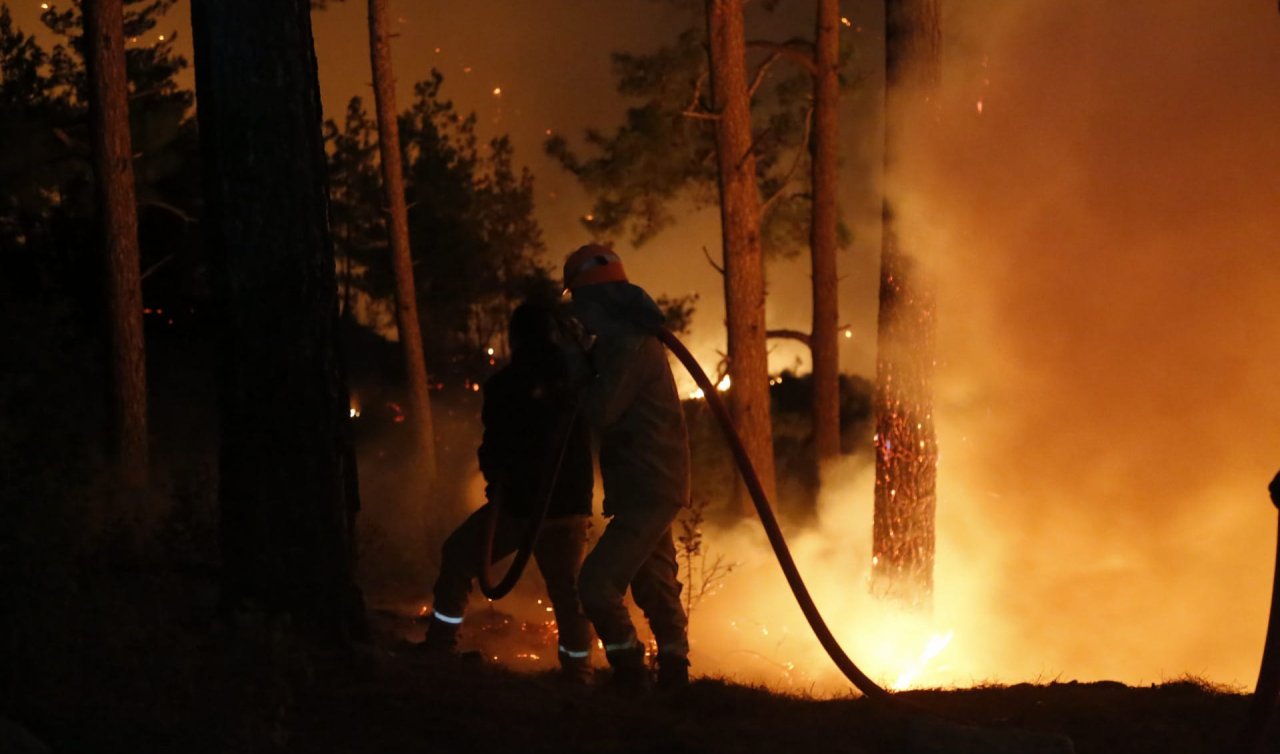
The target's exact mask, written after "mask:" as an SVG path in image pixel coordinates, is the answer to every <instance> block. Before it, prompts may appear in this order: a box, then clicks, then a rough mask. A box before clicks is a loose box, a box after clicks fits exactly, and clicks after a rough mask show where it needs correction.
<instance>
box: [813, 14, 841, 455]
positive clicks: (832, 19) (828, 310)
mask: <svg viewBox="0 0 1280 754" xmlns="http://www.w3.org/2000/svg"><path fill="white" fill-rule="evenodd" d="M814 41H815V49H814V63H815V64H816V65H815V70H814V74H813V217H812V219H811V221H810V228H809V252H810V256H811V258H812V277H813V281H812V284H813V329H812V332H811V336H810V340H809V349H810V353H811V354H812V356H813V438H814V451H815V456H816V458H817V462H818V467H819V469H821V468H822V464H823V463H824V462H826V461H830V460H832V459H833V458H836V457H837V456H839V455H840V352H839V348H840V347H839V342H840V341H839V337H840V335H839V324H838V322H839V318H840V302H839V297H838V294H837V290H836V282H837V272H836V249H837V247H838V241H837V236H836V226H837V222H838V219H837V216H836V190H837V189H836V162H837V160H838V158H839V149H838V145H837V141H836V140H837V138H838V133H839V120H838V117H837V112H836V106H837V105H838V104H839V100H840V80H839V76H838V73H837V68H838V67H839V65H840V3H839V0H818V14H817V32H816V35H815V37H814Z"/></svg>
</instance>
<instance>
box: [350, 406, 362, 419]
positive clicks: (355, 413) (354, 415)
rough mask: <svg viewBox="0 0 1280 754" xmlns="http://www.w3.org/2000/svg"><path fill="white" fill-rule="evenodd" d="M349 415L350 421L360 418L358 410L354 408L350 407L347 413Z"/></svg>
mask: <svg viewBox="0 0 1280 754" xmlns="http://www.w3.org/2000/svg"><path fill="white" fill-rule="evenodd" d="M349 415H350V416H351V418H352V419H358V418H360V409H358V408H356V407H355V406H352V407H351V411H350V412H349Z"/></svg>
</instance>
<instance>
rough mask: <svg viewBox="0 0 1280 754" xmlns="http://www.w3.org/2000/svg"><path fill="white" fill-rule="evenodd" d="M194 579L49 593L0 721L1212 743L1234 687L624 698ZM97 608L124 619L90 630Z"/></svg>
mask: <svg viewBox="0 0 1280 754" xmlns="http://www.w3.org/2000/svg"><path fill="white" fill-rule="evenodd" d="M200 583H201V582H200V580H199V579H191V578H186V579H175V578H173V577H172V576H167V575H166V576H155V575H152V576H147V575H141V574H126V575H120V576H116V577H113V578H112V579H109V580H106V581H102V582H98V583H96V585H95V587H94V588H93V589H92V590H86V591H85V592H84V593H82V594H81V595H79V597H78V599H75V600H69V601H68V602H67V603H66V605H65V606H64V609H66V610H68V611H71V612H70V613H69V614H68V615H71V614H73V613H74V616H75V617H76V618H78V619H79V620H78V621H77V622H76V623H74V624H73V625H75V626H76V627H77V629H76V630H75V631H69V632H68V633H66V634H64V635H62V636H59V637H56V638H57V642H56V644H55V643H52V642H51V643H50V644H47V645H43V646H33V647H32V650H31V652H30V653H29V656H30V657H32V658H34V660H33V662H31V663H27V664H26V665H25V668H26V671H25V673H24V676H25V681H26V684H25V686H24V687H23V688H22V689H19V690H18V691H19V693H14V692H15V689H14V688H9V689H7V691H8V692H9V693H7V694H6V697H5V703H4V707H3V708H0V722H3V718H9V719H10V720H13V721H16V722H17V723H19V724H20V725H22V726H23V727H25V728H26V730H28V731H29V732H30V733H31V734H32V735H33V736H35V737H36V738H37V739H39V740H40V741H42V742H43V743H44V744H45V745H46V746H47V747H48V749H49V750H51V751H53V752H75V753H79V752H131V753H133V752H181V753H183V754H186V753H188V752H191V753H202V752H209V753H213V752H297V753H298V754H337V753H338V752H351V753H353V754H354V753H355V752H360V753H362V754H363V753H367V752H394V753H395V754H409V753H410V752H480V753H481V754H483V753H485V752H495V753H496V752H503V753H504V754H505V753H506V752H512V751H521V752H539V751H555V752H560V753H563V752H578V751H581V752H650V751H652V752H699V753H700V754H703V753H706V752H779V751H782V752H828V751H830V752H856V753H858V754H885V753H889V752H895V753H896V752H908V753H911V754H925V753H926V752H938V753H942V752H948V753H951V752H955V753H960V752H1020V753H1022V752H1063V751H1074V752H1077V753H1078V754H1089V753H1093V754H1131V753H1132V754H1138V753H1140V752H1141V753H1143V754H1146V753H1148V752H1149V753H1151V754H1155V753H1156V752H1159V753H1160V754H1209V753H1210V752H1213V753H1214V754H1217V753H1218V752H1223V751H1225V750H1226V749H1227V748H1228V747H1229V745H1230V744H1231V743H1232V742H1233V741H1234V740H1235V739H1236V737H1237V736H1238V734H1239V730H1240V728H1241V725H1242V722H1243V718H1244V712H1245V710H1246V708H1247V704H1248V697H1246V696H1244V695H1242V694H1239V693H1235V692H1232V691H1227V690H1222V689H1216V688H1213V687H1211V686H1208V685H1206V684H1201V683H1197V682H1194V681H1191V680H1186V681H1181V682H1173V683H1165V684H1161V685H1158V686H1151V687H1143V688H1133V687H1127V686H1124V685H1121V684H1118V683H1090V684H1082V683H1051V684H1047V685H1032V684H1019V685H1013V686H1000V687H996V686H992V687H985V688H976V689H963V690H936V691H918V692H910V693H907V694H904V695H903V697H902V698H904V699H905V700H906V701H907V702H908V703H909V704H911V705H912V706H913V707H914V708H916V709H915V710H899V709H894V708H886V707H884V706H880V705H876V704H873V703H871V702H869V701H867V700H865V699H861V698H854V697H852V696H851V697H850V698H846V699H828V700H816V699H808V698H803V697H798V696H782V695H778V694H773V693H770V692H768V691H767V690H764V689H760V688H752V687H747V686H742V685H738V684H734V683H731V682H727V681H725V680H723V679H714V678H697V679H696V680H695V682H694V683H693V684H692V685H691V686H690V687H689V688H688V689H686V690H683V691H681V692H678V693H667V694H654V695H651V696H648V697H645V698H642V699H624V698H620V697H618V696H617V695H615V694H613V693H611V692H610V691H608V690H607V687H604V686H603V684H602V686H601V687H600V688H596V689H593V690H589V691H583V690H579V689H572V688H565V687H564V686H562V685H561V684H560V683H558V682H557V679H556V677H555V674H554V673H553V672H551V671H548V670H538V671H521V672H516V671H512V670H510V669H507V668H506V667H504V666H502V665H498V664H494V663H484V664H478V665H477V664H474V663H464V662H440V661H433V660H430V659H428V658H424V657H423V656H422V655H421V653H419V652H417V651H415V650H414V649H413V648H412V647H411V646H410V644H409V643H408V642H406V641H405V639H404V636H405V630H404V628H405V626H406V625H408V624H409V622H410V621H411V620H412V618H413V616H412V614H411V611H409V610H404V611H396V610H391V609H385V608H381V609H375V610H373V611H371V614H372V615H373V618H374V621H373V622H374V627H375V632H374V634H375V635H374V639H373V641H372V642H370V643H368V644H365V645H361V646H358V647H355V648H354V649H348V650H340V651H339V650H334V649H332V648H330V649H318V648H316V647H309V646H304V645H303V644H302V643H300V642H299V641H298V640H297V639H295V638H292V637H291V632H290V631H289V630H288V628H287V626H280V625H272V624H268V623H261V622H255V621H254V620H251V619H246V620H244V621H242V622H241V624H240V625H237V626H235V627H231V628H229V627H226V626H223V625H220V624H217V623H216V622H213V621H212V620H211V619H210V618H209V613H206V612H205V607H206V606H207V605H208V604H210V603H209V602H208V601H209V600H211V598H212V596H213V591H212V588H211V587H210V586H199V584H200ZM175 606H184V607H182V608H181V609H176V607H175ZM99 610H107V611H109V615H110V617H111V619H112V623H113V625H118V626H127V630H123V631H117V630H114V629H113V630H107V631H102V630H99V629H100V628H101V627H104V626H105V625H106V623H105V622H103V621H101V620H99V619H103V618H104V617H105V616H104V615H103V614H101V613H98V612H97V611H99ZM126 615H128V616H129V617H128V619H127V620H125V619H124V617H125V616H126ZM37 643H38V642H37ZM544 659H545V658H544ZM34 669H39V672H33V670H34ZM694 670H695V674H696V670H697V667H696V658H695V666H694ZM601 680H603V679H601ZM4 731H5V726H4V725H0V751H5V752H6V754H7V752H8V751H10V750H11V749H6V747H5V741H6V740H7V739H6V738H5V733H4ZM1068 746H1069V747H1071V748H1068Z"/></svg>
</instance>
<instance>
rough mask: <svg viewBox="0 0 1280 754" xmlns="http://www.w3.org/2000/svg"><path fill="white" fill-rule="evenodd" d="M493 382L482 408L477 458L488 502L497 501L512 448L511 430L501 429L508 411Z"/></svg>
mask: <svg viewBox="0 0 1280 754" xmlns="http://www.w3.org/2000/svg"><path fill="white" fill-rule="evenodd" d="M493 387H494V383H493V381H490V382H488V383H485V390H484V405H483V406H482V407H481V409H480V422H481V424H482V425H483V426H484V434H483V435H482V436H481V439H480V448H479V449H478V450H477V451H476V456H477V458H478V459H479V461H480V473H481V474H482V475H483V476H484V481H485V495H486V497H487V498H488V499H489V500H494V499H495V493H497V491H498V488H499V486H500V485H501V482H502V477H503V474H504V471H505V469H506V468H507V466H508V464H509V463H510V459H509V456H510V455H511V449H510V447H509V438H510V435H511V432H510V430H504V429H503V427H502V424H503V422H504V421H505V419H506V414H507V411H506V409H505V408H504V406H503V405H502V403H503V401H502V396H501V394H500V393H501V391H499V390H495V389H491V388H493Z"/></svg>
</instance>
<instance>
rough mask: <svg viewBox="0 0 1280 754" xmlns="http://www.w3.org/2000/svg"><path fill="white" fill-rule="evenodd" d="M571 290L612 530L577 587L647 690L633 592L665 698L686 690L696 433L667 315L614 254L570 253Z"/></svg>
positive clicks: (626, 667) (620, 663) (614, 658)
mask: <svg viewBox="0 0 1280 754" xmlns="http://www.w3.org/2000/svg"><path fill="white" fill-rule="evenodd" d="M564 284H565V288H566V289H567V290H568V291H570V292H571V293H572V294H573V304H572V311H573V312H574V315H575V316H576V318H577V320H578V321H579V322H580V323H581V325H582V327H583V328H584V329H585V331H586V333H587V335H588V337H589V338H591V339H592V340H591V346H590V350H589V352H588V355H587V356H588V358H587V360H586V362H584V364H585V367H584V369H585V371H586V372H587V375H586V376H584V377H583V378H581V379H580V380H578V381H579V382H580V384H582V385H583V386H582V387H581V388H580V396H579V401H580V402H581V405H582V411H583V413H584V414H585V415H586V417H587V420H588V421H589V422H590V423H591V425H592V428H593V429H594V430H595V431H596V432H597V433H598V438H599V465H600V475H601V478H602V481H603V484H604V514H605V516H606V517H607V518H608V519H609V521H608V523H607V525H606V526H605V529H604V532H603V534H602V535H601V537H600V540H599V542H598V543H597V544H596V546H595V547H594V548H593V549H592V551H591V553H590V554H589V555H587V559H586V562H584V563H583V566H582V573H581V574H580V576H579V579H578V591H579V594H580V595H581V597H582V607H583V610H584V611H585V612H586V614H587V617H588V618H590V619H591V623H592V625H594V626H595V630H596V634H597V635H598V636H599V637H600V639H601V641H602V642H603V643H604V645H605V654H606V656H607V657H608V660H609V665H610V667H611V668H612V682H613V683H614V685H616V686H617V687H618V688H619V689H621V690H623V691H624V692H628V693H630V692H639V691H643V690H645V689H647V688H648V686H649V680H650V676H649V671H648V669H647V667H646V665H645V650H644V647H643V646H642V645H641V644H640V642H639V641H638V640H637V638H636V630H635V626H634V625H633V624H632V622H631V618H630V616H629V614H628V612H627V608H626V607H625V606H624V604H623V597H624V596H625V595H626V592H627V589H628V588H630V589H631V595H632V597H633V598H634V600H635V603H636V605H637V606H639V607H640V609H641V611H643V612H644V615H645V618H646V619H647V620H648V622H649V627H650V629H651V630H652V632H653V635H654V638H655V639H656V640H657V644H658V655H657V662H658V686H659V688H672V687H680V686H684V685H687V684H688V681H689V670H688V668H689V660H688V655H689V641H688V619H687V617H686V615H685V612H684V607H683V605H682V604H681V602H680V592H681V584H680V581H679V580H678V579H677V571H678V565H677V562H676V552H675V545H674V543H673V542H672V537H671V525H672V523H673V522H674V521H675V518H676V514H677V513H678V512H679V511H680V508H681V507H682V506H683V505H685V504H686V502H687V501H688V499H689V433H688V429H687V428H686V426H685V419H684V411H683V409H682V408H681V405H680V396H679V394H678V392H677V391H676V384H675V380H674V378H673V376H672V374H671V366H670V364H669V363H668V361H667V354H666V350H665V349H664V347H663V346H662V344H661V343H660V342H659V341H658V339H657V338H656V337H654V335H653V334H652V333H653V328H656V327H660V326H661V325H662V322H663V315H662V312H661V310H659V309H658V307H657V305H656V304H655V303H654V302H653V300H652V299H651V298H650V297H649V295H648V294H647V293H645V291H644V290H643V289H641V288H639V287H637V286H635V285H632V284H630V283H629V282H628V281H627V276H626V273H625V271H624V270H623V267H622V260H621V259H619V258H618V255H617V254H616V253H614V251H613V250H612V249H610V248H608V247H605V246H598V245H588V246H583V247H582V248H580V249H578V250H577V251H574V252H573V253H572V254H570V255H569V256H568V258H567V259H566V260H565V265H564Z"/></svg>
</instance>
